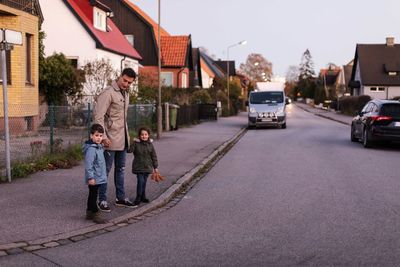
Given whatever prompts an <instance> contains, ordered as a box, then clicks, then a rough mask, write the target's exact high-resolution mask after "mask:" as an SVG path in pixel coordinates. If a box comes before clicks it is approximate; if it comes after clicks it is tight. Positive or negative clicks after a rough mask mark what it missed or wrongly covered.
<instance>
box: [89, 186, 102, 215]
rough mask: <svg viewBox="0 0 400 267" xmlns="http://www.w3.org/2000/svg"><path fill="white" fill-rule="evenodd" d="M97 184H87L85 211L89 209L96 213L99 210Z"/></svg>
mask: <svg viewBox="0 0 400 267" xmlns="http://www.w3.org/2000/svg"><path fill="white" fill-rule="evenodd" d="M99 186H100V185H97V184H96V185H88V188H89V196H88V200H87V211H91V212H92V213H96V212H98V211H99V208H98V207H97V197H98V195H99Z"/></svg>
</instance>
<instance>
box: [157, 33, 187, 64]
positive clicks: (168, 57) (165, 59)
mask: <svg viewBox="0 0 400 267" xmlns="http://www.w3.org/2000/svg"><path fill="white" fill-rule="evenodd" d="M189 41H190V39H189V36H162V37H161V64H162V66H163V67H164V66H168V67H183V66H186V58H187V53H188V48H189Z"/></svg>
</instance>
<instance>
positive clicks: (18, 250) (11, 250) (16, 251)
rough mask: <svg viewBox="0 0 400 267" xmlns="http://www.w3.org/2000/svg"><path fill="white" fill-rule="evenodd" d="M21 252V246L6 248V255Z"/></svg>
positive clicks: (22, 251)
mask: <svg viewBox="0 0 400 267" xmlns="http://www.w3.org/2000/svg"><path fill="white" fill-rule="evenodd" d="M21 253H24V250H23V249H21V248H13V249H9V250H7V254H8V255H17V254H21Z"/></svg>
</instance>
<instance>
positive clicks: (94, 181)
mask: <svg viewBox="0 0 400 267" xmlns="http://www.w3.org/2000/svg"><path fill="white" fill-rule="evenodd" d="M88 185H96V180H95V179H94V178H91V179H89V180H88Z"/></svg>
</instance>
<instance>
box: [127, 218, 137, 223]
mask: <svg viewBox="0 0 400 267" xmlns="http://www.w3.org/2000/svg"><path fill="white" fill-rule="evenodd" d="M138 221H139V220H137V219H129V220H128V223H130V224H131V223H136V222H138Z"/></svg>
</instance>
